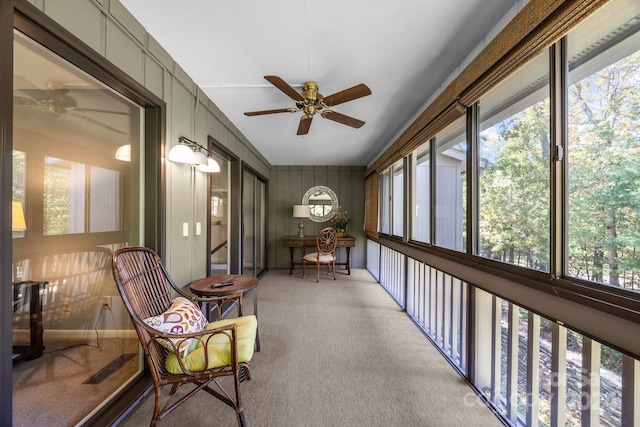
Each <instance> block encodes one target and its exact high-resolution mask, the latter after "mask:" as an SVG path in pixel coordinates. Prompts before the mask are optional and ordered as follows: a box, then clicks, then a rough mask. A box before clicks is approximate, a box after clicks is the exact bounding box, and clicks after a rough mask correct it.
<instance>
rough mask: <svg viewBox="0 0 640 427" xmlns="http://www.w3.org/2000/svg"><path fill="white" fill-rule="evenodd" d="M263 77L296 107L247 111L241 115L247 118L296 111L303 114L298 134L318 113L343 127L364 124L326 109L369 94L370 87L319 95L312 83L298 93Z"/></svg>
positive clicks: (276, 79) (282, 82) (285, 83)
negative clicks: (291, 100)
mask: <svg viewBox="0 0 640 427" xmlns="http://www.w3.org/2000/svg"><path fill="white" fill-rule="evenodd" d="M264 78H265V79H266V80H267V81H268V82H269V83H271V84H272V85H274V86H275V87H277V88H278V89H280V90H281V91H282V92H284V94H285V95H287V96H288V97H289V98H291V99H293V101H294V102H295V104H296V108H293V107H290V108H278V109H275V110H262V111H249V112H246V113H244V114H245V115H246V116H260V115H263V114H275V113H296V112H298V111H302V112H303V113H304V115H303V116H302V117H301V118H300V123H299V124H298V133H297V135H306V134H307V133H309V128H310V127H311V120H312V119H313V116H314V115H315V114H316V113H319V114H320V115H321V116H322V117H323V118H325V119H329V120H333V121H334V122H338V123H342V124H343V125H347V126H351V127H354V128H360V127H362V125H364V122H363V121H362V120H358V119H355V118H353V117H349V116H346V115H344V114H340V113H337V112H335V111H333V110H331V109H330V108H329V107H333V106H335V105H338V104H342V103H343V102H347V101H352V100H354V99H358V98H362V97H363V96H367V95H371V89H369V87H367V85H365V84H364V83H360V84H359V85H355V86H353V87H350V88H348V89H345V90H342V91H340V92H336V93H334V94H333V95H329V96H322V95H321V94H320V92H318V84H317V83H316V82H313V81H309V82H305V84H304V85H303V86H302V92H301V93H298V92H297V91H296V90H295V89H294V88H293V87H291V86H290V85H289V84H288V83H287V82H285V81H284V80H282V79H281V78H280V77H278V76H264Z"/></svg>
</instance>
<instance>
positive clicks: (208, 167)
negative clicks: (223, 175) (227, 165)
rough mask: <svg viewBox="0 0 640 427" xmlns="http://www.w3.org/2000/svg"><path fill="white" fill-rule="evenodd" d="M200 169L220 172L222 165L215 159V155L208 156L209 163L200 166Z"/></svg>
mask: <svg viewBox="0 0 640 427" xmlns="http://www.w3.org/2000/svg"><path fill="white" fill-rule="evenodd" d="M198 170H199V171H201V172H209V173H217V172H220V165H219V164H218V162H216V161H215V159H213V157H208V158H207V165H206V166H205V165H200V166H198Z"/></svg>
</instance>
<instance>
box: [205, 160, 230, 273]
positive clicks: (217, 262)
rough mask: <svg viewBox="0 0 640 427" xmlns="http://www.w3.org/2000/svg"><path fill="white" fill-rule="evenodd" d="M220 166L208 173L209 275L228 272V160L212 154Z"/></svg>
mask: <svg viewBox="0 0 640 427" xmlns="http://www.w3.org/2000/svg"><path fill="white" fill-rule="evenodd" d="M212 157H213V159H214V160H215V161H216V162H217V163H218V165H219V166H220V172H217V173H211V174H209V175H210V177H211V178H210V187H209V189H210V192H209V194H210V209H209V212H210V215H211V218H210V227H209V230H210V238H209V244H210V247H209V257H210V262H209V264H210V268H211V270H210V273H209V275H210V276H217V275H224V274H229V272H230V260H229V247H230V245H229V238H230V234H229V233H230V231H229V230H230V228H229V224H230V222H229V219H230V217H231V216H230V213H231V212H230V206H231V203H230V188H231V185H230V177H231V174H230V165H231V162H229V161H228V160H226V159H224V158H222V157H220V156H217V155H215V154H213V155H212Z"/></svg>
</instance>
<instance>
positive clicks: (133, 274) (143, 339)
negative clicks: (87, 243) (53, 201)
mask: <svg viewBox="0 0 640 427" xmlns="http://www.w3.org/2000/svg"><path fill="white" fill-rule="evenodd" d="M112 268H113V276H114V278H115V281H116V284H117V287H118V290H119V291H120V294H121V296H122V299H123V301H124V305H125V307H126V308H127V310H128V312H129V315H130V317H131V320H132V322H133V325H134V327H135V329H136V332H137V333H138V338H139V339H140V343H141V344H142V348H143V350H144V355H145V358H146V361H147V364H148V366H149V370H150V371H151V375H152V377H153V386H154V390H155V408H154V411H153V418H152V420H151V425H152V426H154V425H156V423H157V422H158V421H160V420H161V419H162V418H164V417H165V416H166V415H167V414H169V413H170V412H171V411H173V410H174V409H175V408H176V407H178V406H179V405H181V404H182V403H184V402H185V401H186V400H187V399H189V398H190V397H192V396H193V395H194V394H196V393H197V392H198V391H200V390H204V391H206V392H207V393H209V394H211V395H213V396H214V397H216V398H218V399H220V400H221V401H222V402H224V403H225V404H227V405H229V406H230V407H232V408H233V409H234V410H235V412H236V418H237V421H238V425H239V426H245V425H246V423H245V417H244V412H243V407H242V403H241V400H240V388H239V387H240V382H241V381H242V380H243V379H245V378H246V379H249V378H250V373H251V371H250V365H249V360H250V359H251V356H252V355H253V350H254V343H255V334H256V332H255V331H256V327H257V320H256V319H255V316H243V317H240V318H236V319H225V320H220V321H216V322H211V323H209V324H207V325H206V328H205V329H204V330H202V331H200V332H187V333H183V334H179V335H177V334H173V333H163V332H159V331H158V330H157V329H155V328H153V327H151V326H149V324H148V319H149V318H152V317H154V316H156V317H160V318H162V316H163V315H166V313H167V311H168V310H169V309H170V307H172V304H173V302H174V300H173V298H172V290H173V291H174V293H175V294H177V295H178V296H182V297H184V298H187V299H189V300H190V301H193V302H197V301H198V300H199V298H197V297H195V296H191V295H186V294H184V293H182V292H181V291H180V290H179V289H178V288H177V287H176V285H175V284H174V283H173V281H172V280H171V278H170V277H169V275H168V273H167V271H166V269H165V267H164V265H163V264H162V262H161V260H160V257H159V256H158V255H157V254H156V253H155V252H153V251H152V250H151V249H148V248H144V247H125V248H122V249H118V250H116V251H115V252H114V253H113V257H112ZM229 298H242V295H240V294H238V295H230V296H229ZM207 302H210V301H207ZM187 304H188V305H190V303H189V301H187ZM196 309H197V307H196ZM198 310H199V309H198ZM199 314H200V313H199V311H198V312H197V315H199ZM145 319H147V321H145ZM193 339H195V340H197V341H191V344H190V345H189V348H193V350H192V351H191V352H190V353H188V355H184V354H183V353H182V351H183V349H184V347H183V346H182V345H183V344H184V342H185V341H186V340H193ZM226 376H232V377H233V387H234V392H235V396H230V394H229V393H227V392H226V391H225V390H224V389H223V388H222V386H221V384H220V383H219V381H218V378H219V377H226ZM211 383H215V385H216V386H217V388H212V387H210V386H212V385H213V384H211ZM187 384H192V385H194V386H195V387H194V388H193V389H192V390H190V391H188V392H187V393H186V394H184V395H183V396H181V397H178V394H177V393H178V391H179V390H180V389H181V387H182V386H184V385H187ZM168 385H170V386H171V392H170V393H169V395H168V398H166V401H165V402H164V403H163V396H162V389H163V388H164V387H165V386H168Z"/></svg>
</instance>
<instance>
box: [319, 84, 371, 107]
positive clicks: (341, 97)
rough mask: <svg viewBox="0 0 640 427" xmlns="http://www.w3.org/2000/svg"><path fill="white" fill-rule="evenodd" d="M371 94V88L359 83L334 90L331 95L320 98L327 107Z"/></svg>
mask: <svg viewBox="0 0 640 427" xmlns="http://www.w3.org/2000/svg"><path fill="white" fill-rule="evenodd" d="M367 95H371V89H369V87H368V86H367V85H366V84H364V83H360V84H359V85H355V86H353V87H350V88H349V89H345V90H342V91H340V92H336V93H334V94H333V95H329V96H325V97H324V98H323V99H322V102H324V103H325V104H326V105H327V106H328V107H331V106H334V105H338V104H342V103H343V102H347V101H352V100H354V99H358V98H362V97H363V96H367Z"/></svg>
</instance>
